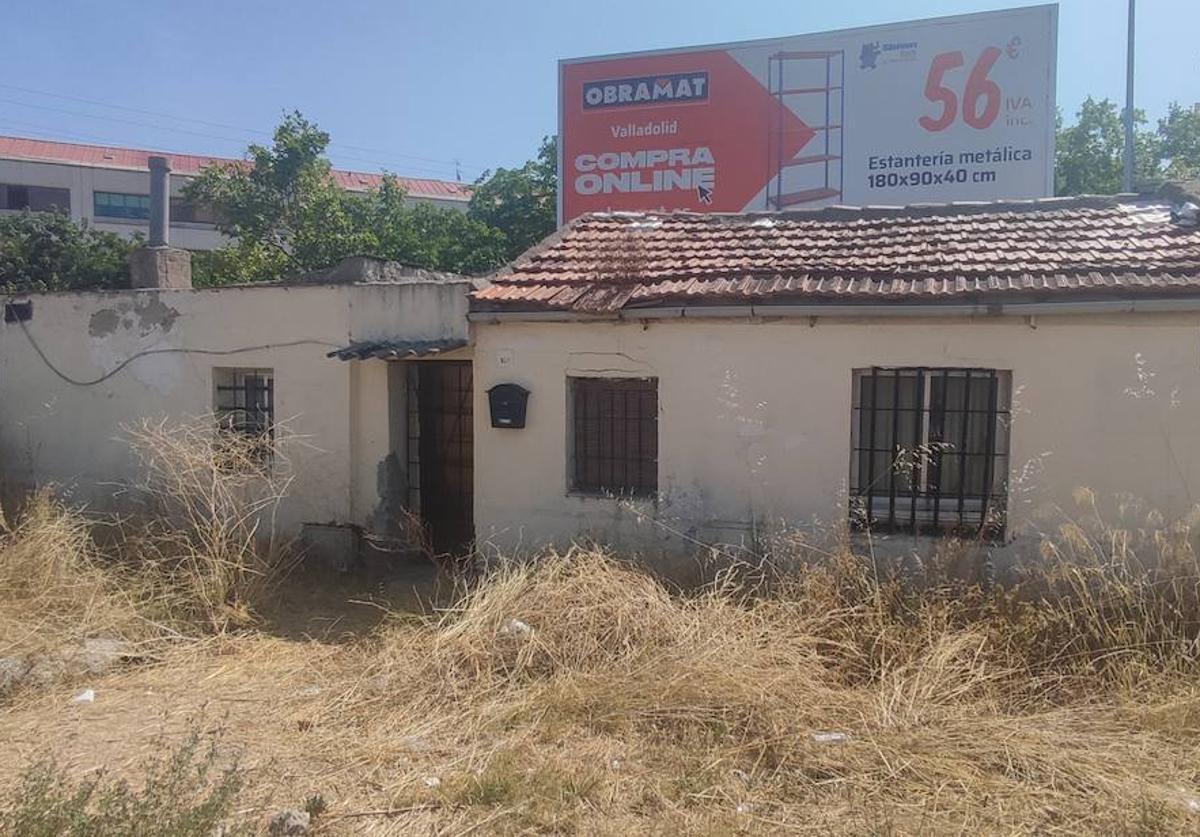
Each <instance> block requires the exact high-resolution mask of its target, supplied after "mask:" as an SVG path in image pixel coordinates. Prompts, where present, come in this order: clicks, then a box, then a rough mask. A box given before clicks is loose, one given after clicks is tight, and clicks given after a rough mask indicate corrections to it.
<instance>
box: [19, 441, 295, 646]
mask: <svg viewBox="0 0 1200 837" xmlns="http://www.w3.org/2000/svg"><path fill="white" fill-rule="evenodd" d="M212 427H213V423H212V421H211V419H200V420H197V421H195V422H190V423H186V424H181V425H168V424H166V423H156V424H152V423H146V424H143V425H141V426H139V427H137V428H135V429H133V430H131V431H130V432H129V436H130V444H131V445H132V447H133V450H134V451H135V453H136V454H137V455H138V456H139V458H140V459H141V462H142V464H143V469H142V474H143V476H142V479H141V480H140V481H139V482H138V483H137V484H135V485H132V486H128V487H126V489H125V491H126V492H127V494H128V496H129V497H130V498H131V499H135V500H136V503H135V504H134V505H136V506H137V507H138V508H139V512H138V513H137V514H136V515H133V516H130V517H124V518H114V517H111V516H96V515H90V514H88V513H87V512H86V511H85V510H78V509H71V508H68V507H67V506H66V505H65V504H63V503H62V502H60V501H58V500H56V499H55V498H54V495H53V493H52V492H51V491H49V490H43V491H40V492H38V493H37V494H35V495H33V496H31V497H29V498H28V500H27V502H26V503H25V504H24V507H23V508H22V509H20V510H19V511H18V512H17V514H16V515H15V519H14V520H13V521H12V522H9V521H8V520H7V519H6V518H5V516H4V514H3V511H0V657H5V656H18V657H28V656H30V655H36V654H41V653H45V652H48V651H53V650H54V649H57V648H61V647H63V646H66V645H70V644H71V643H75V642H78V641H79V640H82V639H85V638H89V637H108V638H114V639H120V640H126V641H129V642H136V643H143V644H153V643H154V642H156V641H159V642H162V641H178V640H181V639H187V638H189V637H190V638H194V637H196V636H199V635H203V634H211V633H213V632H218V633H219V632H222V631H225V630H228V629H229V628H231V627H237V626H240V625H245V624H247V623H248V622H250V621H251V604H252V602H253V601H254V600H255V598H256V597H257V596H258V595H260V593H261V592H262V590H263V589H264V588H265V587H268V586H269V584H270V581H271V580H272V578H273V577H274V576H275V574H276V573H278V572H279V571H280V569H281V567H282V555H283V549H282V548H280V547H279V546H278V545H277V544H276V543H275V541H274V538H273V537H272V536H271V534H272V531H273V515H274V511H275V509H276V507H277V505H278V503H279V501H280V499H281V498H282V497H283V495H284V494H285V493H286V488H287V484H288V482H289V479H288V478H287V476H286V471H285V470H284V469H282V468H280V469H277V470H265V469H263V468H262V466H261V463H260V461H259V459H258V455H257V451H258V450H259V448H258V446H257V443H256V441H255V440H253V439H249V438H245V437H240V438H239V437H233V438H230V439H226V440H223V441H222V444H221V445H220V447H219V449H216V448H214V445H213V434H212ZM277 435H278V436H279V437H280V438H281V440H282V441H281V444H284V443H286V439H287V437H286V435H285V434H283V433H280V434H277Z"/></svg>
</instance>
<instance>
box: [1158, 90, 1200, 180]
mask: <svg viewBox="0 0 1200 837" xmlns="http://www.w3.org/2000/svg"><path fill="white" fill-rule="evenodd" d="M1158 135H1159V138H1160V139H1161V141H1162V155H1163V157H1164V158H1165V162H1166V170H1165V174H1166V176H1167V178H1168V179H1170V180H1197V179H1200V105H1197V106H1195V107H1192V108H1185V107H1182V106H1181V105H1180V104H1179V103H1178V102H1172V103H1171V106H1170V108H1168V110H1167V115H1166V116H1165V117H1163V118H1162V119H1160V120H1158Z"/></svg>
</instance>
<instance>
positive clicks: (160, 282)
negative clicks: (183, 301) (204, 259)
mask: <svg viewBox="0 0 1200 837" xmlns="http://www.w3.org/2000/svg"><path fill="white" fill-rule="evenodd" d="M129 281H130V285H131V286H132V287H134V288H190V287H192V254H191V253H190V252H188V251H187V250H181V249H179V248H178V247H139V248H137V249H136V250H134V251H133V252H132V253H130V254H129Z"/></svg>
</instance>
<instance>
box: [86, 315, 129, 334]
mask: <svg viewBox="0 0 1200 837" xmlns="http://www.w3.org/2000/svg"><path fill="white" fill-rule="evenodd" d="M120 324H121V315H120V314H118V313H117V312H116V311H114V310H113V309H112V308H101V309H100V310H99V311H97V312H96V313H94V314H92V316H91V318H90V319H89V320H88V334H90V335H92V337H107V336H108V335H110V334H112V333H113V332H114V331H116V330H117V326H118V325H120Z"/></svg>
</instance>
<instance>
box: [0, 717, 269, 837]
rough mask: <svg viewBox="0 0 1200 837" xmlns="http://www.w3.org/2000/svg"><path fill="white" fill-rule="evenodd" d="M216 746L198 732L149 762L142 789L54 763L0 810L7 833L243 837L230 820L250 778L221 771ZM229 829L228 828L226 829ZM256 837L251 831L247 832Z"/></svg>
mask: <svg viewBox="0 0 1200 837" xmlns="http://www.w3.org/2000/svg"><path fill="white" fill-rule="evenodd" d="M216 762H217V750H216V743H215V742H214V743H213V744H212V745H211V746H209V747H208V748H202V747H201V741H200V734H199V733H198V732H192V733H191V734H190V735H189V736H188V737H187V739H186V740H185V741H184V742H183V744H182V745H180V746H179V747H178V748H177V749H175V750H174V751H171V752H168V753H167V754H166V755H163V756H158V757H154V758H151V759H150V760H148V761H147V762H146V763H145V765H144V766H143V771H144V780H143V781H142V783H141V786H140V788H134V787H133V786H131V785H130V784H129V783H128V782H126V781H124V780H119V779H109V778H108V777H107V776H106V775H105V774H104V773H103V772H99V773H97V774H94V775H92V776H87V777H84V778H82V779H77V778H73V777H72V776H70V775H69V773H68V772H67V771H65V770H64V769H63V768H61V767H60V766H59V765H58V764H57V763H56V762H55V761H54V760H53V759H44V760H42V761H39V762H37V763H35V764H33V765H31V766H30V767H28V768H27V769H26V770H25V772H24V773H23V774H22V778H21V783H20V784H19V786H18V787H17V788H16V789H15V791H14V792H13V793H12V795H11V796H10V797H9V799H8V800H6V804H5V806H4V808H3V809H2V810H0V833H3V834H20V835H22V837H93V835H95V836H96V837H99V835H104V837H114V835H115V836H116V837H124V836H126V835H127V837H193V835H194V837H212V835H213V834H216V833H224V834H235V833H238V832H237V831H236V830H230V827H229V826H230V824H229V823H228V822H227V818H228V817H229V816H230V812H231V809H232V806H233V803H234V801H235V799H236V798H237V795H238V793H239V792H240V791H241V789H242V786H243V783H244V777H243V774H242V772H241V770H240V769H239V767H238V765H237V764H236V763H235V764H232V765H230V766H227V767H223V768H222V767H218V765H217V763H216ZM222 827H224V829H225V830H224V831H220V830H219V829H221V828H222ZM243 833H248V832H243Z"/></svg>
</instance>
